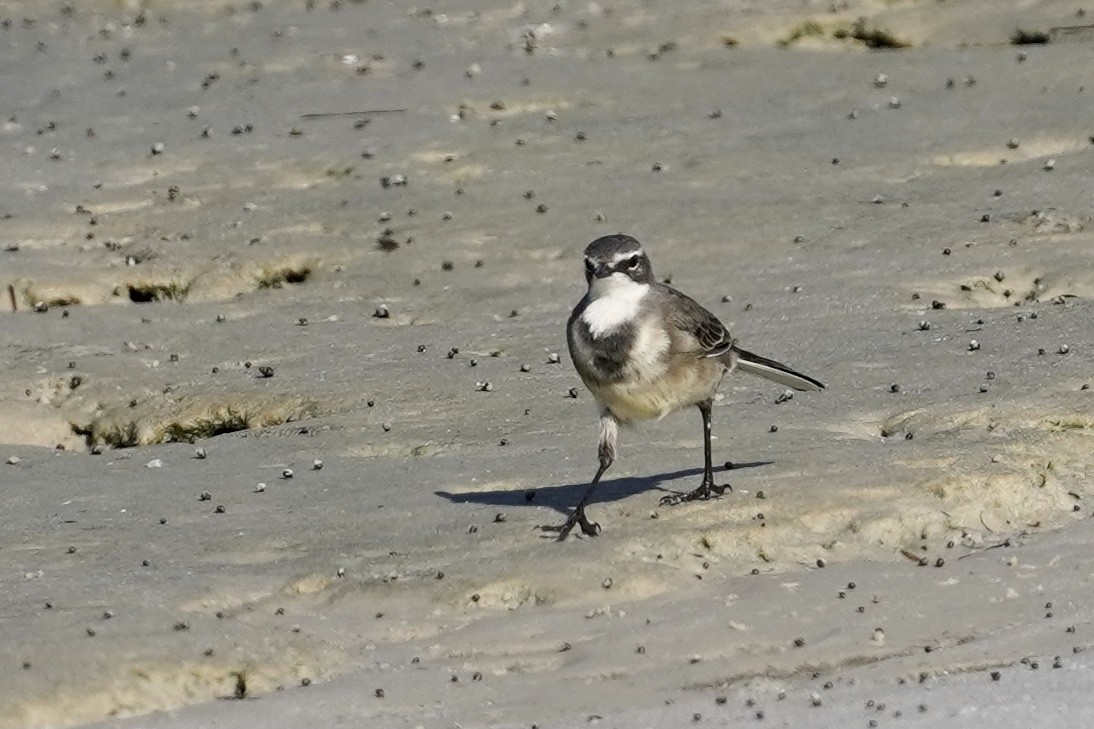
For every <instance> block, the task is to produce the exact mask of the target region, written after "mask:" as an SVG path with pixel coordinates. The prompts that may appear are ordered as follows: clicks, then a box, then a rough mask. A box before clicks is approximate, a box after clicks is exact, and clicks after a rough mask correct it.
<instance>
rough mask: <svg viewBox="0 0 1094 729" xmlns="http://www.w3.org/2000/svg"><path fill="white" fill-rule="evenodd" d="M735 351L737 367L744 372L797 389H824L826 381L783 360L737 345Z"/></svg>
mask: <svg viewBox="0 0 1094 729" xmlns="http://www.w3.org/2000/svg"><path fill="white" fill-rule="evenodd" d="M733 352H734V353H735V354H736V355H737V369H739V370H741V371H742V372H747V373H748V374H750V375H758V376H759V377H762V378H764V379H765V380H771V381H772V382H777V383H779V384H780V385H785V386H786V387H790V388H793V389H795V390H823V389H824V383H823V382H821V381H820V380H814V379H813V378H812V377H810V376H809V375H803V374H802V373H801V372H795V371H794V370H792V369H790V368H789V367H787V366H786V365H784V364H783V363H782V362H776V361H775V360H773V359H768V358H767V357H761V356H760V355H758V354H752V352H746V351H745V350H743V349H740V348H739V347H737V346H736V345H734V347H733Z"/></svg>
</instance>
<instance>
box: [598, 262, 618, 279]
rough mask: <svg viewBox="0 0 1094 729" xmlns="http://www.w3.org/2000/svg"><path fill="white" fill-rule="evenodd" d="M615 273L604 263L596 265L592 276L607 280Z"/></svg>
mask: <svg viewBox="0 0 1094 729" xmlns="http://www.w3.org/2000/svg"><path fill="white" fill-rule="evenodd" d="M613 273H615V271H613V270H612V269H611V267H609V266H608V264H606V263H598V264H596V268H594V269H593V275H594V276H596V277H597V278H607V277H608V276H611V275H612V274H613Z"/></svg>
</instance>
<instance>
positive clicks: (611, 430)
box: [540, 410, 619, 542]
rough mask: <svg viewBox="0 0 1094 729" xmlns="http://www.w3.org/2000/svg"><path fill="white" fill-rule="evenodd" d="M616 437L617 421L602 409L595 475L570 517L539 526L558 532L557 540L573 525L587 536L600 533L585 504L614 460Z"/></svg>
mask: <svg viewBox="0 0 1094 729" xmlns="http://www.w3.org/2000/svg"><path fill="white" fill-rule="evenodd" d="M618 437H619V421H618V420H616V419H615V416H614V415H612V414H611V412H610V411H608V410H604V412H602V413H601V414H600V441H599V443H598V445H597V457H598V458H599V459H600V467H599V468H597V469H596V475H595V476H593V480H592V483H590V484H589V488H588V489H586V491H585V495H584V496H582V497H581V501H579V502H577V506H575V507H574V510H573V512H572V513H571V514H570V518H569V519H567V520H566V522H565V523H564V524H562V525H560V526H557V527H556V526H542V527H540V528H541V529H543V530H544V531H549V532H558V541H560V542H561V541H563V540H564V539H566V537H568V536H569V535H570V531H571V530H572V529H573V528H574V527H575V526H579V527H581V533H582V534H584V535H585V536H588V537H595V536H596V535H597V534H599V533H600V525H599V524H597V523H596V522H595V521H589V518H588V517H587V516H585V505H586V504H588V503H589V499H590V497H592V495H593V491H595V490H596V487H597V484H599V483H600V477H601V476H603V475H604V472H605V471H607V470H608V468H609V467H610V466H611V465H612V461H614V460H615V445H616V440H617V439H618Z"/></svg>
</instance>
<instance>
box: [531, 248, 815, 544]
mask: <svg viewBox="0 0 1094 729" xmlns="http://www.w3.org/2000/svg"><path fill="white" fill-rule="evenodd" d="M585 280H586V281H587V282H588V284H589V290H588V291H587V292H586V294H585V296H584V298H582V299H581V301H579V302H578V304H577V306H576V307H574V310H573V313H572V314H570V320H569V322H568V323H567V326H566V335H567V336H566V339H567V343H568V344H569V347H570V357H571V358H572V359H573V362H574V367H575V368H576V369H577V372H578V374H579V375H580V376H581V380H582V381H583V382H584V383H585V386H586V387H587V388H589V391H590V392H592V394H593V397H594V398H595V399H596V403H597V405H598V406H599V407H600V442H599V448H598V455H599V456H600V467H599V468H598V469H597V471H596V475H595V476H593V480H592V483H590V484H589V488H588V490H587V491H586V492H585V495H584V496H582V497H581V501H579V502H578V503H577V506H576V507H574V511H573V513H572V514H571V515H570V517H569V519H567V520H566V523H564V524H562V525H561V526H558V527H547V529H548V530H549V531H557V532H558V539H559V541H561V540H563V539H565V538H566V537H567V535H569V533H570V531H571V530H572V529H573V528H574V526H580V527H581V531H582V532H583V533H584V534H586V535H588V536H590V537H592V536H596V534H597V533H598V532H599V531H600V525H599V524H597V523H596V522H591V521H589V519H588V518H587V517H586V516H585V506H586V504H588V502H589V499H590V497H591V496H592V495H593V491H594V490H595V489H596V485H597V484H598V483H599V482H600V478H601V476H603V475H604V472H605V471H607V470H608V467H609V466H611V465H612V461H614V460H615V455H616V449H615V446H616V440H617V437H618V434H619V425H620V424H621V423H622V424H624V425H629V424H632V423H635V422H638V421H642V420H658V419H661V418H663V417H665V416H666V415H668V414H669V413H673V412H676V411H678V410H683V409H684V408H688V407H691V406H695V407H698V408H699V413H700V414H701V415H702V417H703V482H702V483H701V484H700V485H699V488H697V489H695V490H694V491H691V492H690V493H687V494H682V495H673V496H666V497H665V498H663V499H662V500H661V502H662V504H665V505H671V504H677V503H680V502H683V501H693V500H696V499H708V498H710V497H711V495H712V494H718V495H720V494H722V493H723V492H724V491H725V489H726V488H727V487H728V486H718V485H715V483H714V472H713V469H712V467H711V456H710V412H711V405H712V403H713V401H714V395H715V392H716V391H717V389H718V385H719V384H720V383H721V381H722V378H723V377H724V376H725V375H726V373H728V372H732V371H733V370H735V369H739V370H742V371H744V372H747V373H749V374H753V375H759V376H760V377H763V378H765V379H768V380H771V381H772V382H776V383H778V384H780V385H784V386H786V387H791V388H793V389H795V390H821V389H823V388H824V385H823V384H822V383H821V382H819V381H817V380H815V379H813V378H812V377H809V376H808V375H803V374H801V373H800V372H795V371H794V370H792V369H791V368H789V367H787V366H786V365H784V364H782V363H780V362H776V361H774V360H770V359H767V358H766V357H760V356H759V355H755V354H752V353H751V352H747V351H745V350H743V349H741V348H739V347H738V346H737V344H736V340H734V339H732V338H731V337H730V335H729V331H728V330H727V329H726V328H725V326H724V325H723V324H722V322H720V321H718V319H717V317H715V316H714V315H713V314H711V313H710V312H709V311H707V310H706V309H704V308H703V307H702V306H700V305H699V304H698V303H696V302H695V301H694V300H693V299H691V298H689V297H687V296H685V295H684V294H682V293H680V292H679V291H677V290H676V289H674V288H672V287H671V286H667V285H665V284H662V283H658V282H657V281H655V280H654V278H653V269H652V267H651V266H650V259H649V258H648V257H647V256H646V253H645V252H644V251H643V250H642V244H641V243H639V242H638V241H637V240H635V239H634V238H632V237H630V236H628V235H622V234H620V235H609V236H604V237H603V238H598V239H596V240H594V241H593V242H592V243H590V244H589V245H588V247H587V248H586V249H585Z"/></svg>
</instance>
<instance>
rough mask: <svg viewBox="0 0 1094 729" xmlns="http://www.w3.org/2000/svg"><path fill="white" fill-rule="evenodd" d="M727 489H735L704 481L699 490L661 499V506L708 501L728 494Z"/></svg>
mask: <svg viewBox="0 0 1094 729" xmlns="http://www.w3.org/2000/svg"><path fill="white" fill-rule="evenodd" d="M726 489H728V490H730V491H732V490H733V487H732V486H730V485H729V484H728V483H727V484H726V485H724V486H719V485H718V484H716V483H714V482H713V481H703V483H702V484H700V486H699V488H697V489H695V490H694V491H689V492H687V493H686V494H669V495H668V496H663V497H661V506H676V505H677V504H683V503H684V502H686V501H706V500H707V499H711V498H717V497H719V496H721V495H722V494H724V493H725V492H726Z"/></svg>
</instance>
